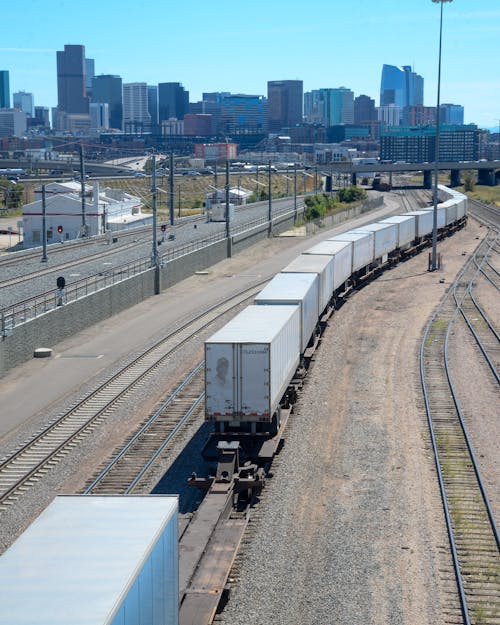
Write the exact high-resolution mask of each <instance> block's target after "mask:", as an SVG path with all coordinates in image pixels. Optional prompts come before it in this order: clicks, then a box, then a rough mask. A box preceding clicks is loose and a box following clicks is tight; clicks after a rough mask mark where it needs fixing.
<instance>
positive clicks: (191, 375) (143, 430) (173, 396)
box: [83, 361, 204, 495]
mask: <svg viewBox="0 0 500 625" xmlns="http://www.w3.org/2000/svg"><path fill="white" fill-rule="evenodd" d="M203 364H204V361H202V362H200V363H199V364H198V365H197V366H196V367H195V368H194V369H193V370H192V371H190V372H189V374H188V375H187V376H186V378H185V379H184V380H183V381H182V382H181V383H180V384H179V385H178V386H177V387H176V388H175V389H174V390H173V391H172V393H171V394H170V395H169V397H168V398H167V399H166V400H165V401H163V402H161V404H160V405H159V407H158V408H157V409H156V410H155V411H154V412H153V413H152V414H151V415H150V416H149V418H148V419H147V420H146V422H145V423H144V424H143V425H142V426H141V428H140V429H139V430H138V431H137V432H136V433H135V434H134V435H133V436H132V438H131V439H130V440H129V441H128V442H127V443H126V444H125V445H124V446H123V447H122V448H121V449H120V451H119V452H118V453H117V454H116V455H115V456H114V458H113V459H112V460H111V462H109V464H108V465H107V466H106V467H105V468H104V469H102V471H101V472H100V473H99V475H97V477H96V478H95V479H94V480H93V481H92V482H91V483H90V484H89V485H88V486H87V487H86V488H85V490H84V491H83V494H84V495H88V494H90V493H91V492H92V491H93V490H94V489H95V487H96V486H97V485H98V484H100V483H101V482H102V480H103V479H104V478H105V477H106V476H107V475H108V474H109V473H110V472H111V471H112V470H113V468H114V467H115V466H116V465H117V464H118V462H119V460H120V459H121V458H123V457H124V456H125V455H126V454H127V453H128V452H129V451H130V450H131V448H132V447H133V446H134V445H135V443H136V442H137V441H138V440H139V439H140V438H141V436H142V435H143V434H145V433H146V432H148V431H149V430H150V429H151V426H152V425H153V424H155V423H156V422H157V420H158V419H159V417H160V416H161V415H162V413H163V412H164V411H165V410H166V409H167V408H168V407H169V406H170V405H171V404H172V403H173V402H174V401H175V399H176V398H177V396H178V395H179V393H181V392H182V391H183V390H185V388H186V387H187V386H188V385H189V384H190V383H191V382H192V380H193V378H194V377H195V376H196V375H197V374H198V373H199V372H200V370H201V368H202V366H203ZM201 399H203V396H198V397H197V398H196V399H195V402H193V404H192V406H191V407H190V408H189V410H188V411H186V412H185V413H184V415H183V416H182V417H181V419H180V420H179V422H178V423H177V425H176V426H175V427H174V428H173V429H172V430H171V431H170V432H168V434H167V435H166V436H165V438H164V441H163V442H162V444H161V445H160V446H159V447H158V449H157V451H156V452H155V454H154V457H152V458H151V459H150V460H149V461H148V462H147V463H146V464H145V465H144V468H143V470H141V472H140V473H139V474H138V476H137V478H136V479H135V480H134V481H133V482H132V483H131V484H130V485H128V487H127V490H126V491H124V494H126V493H127V492H130V490H131V489H132V488H133V487H134V486H135V484H136V483H137V481H138V479H140V477H142V475H143V474H144V473H145V472H146V470H147V469H148V468H149V467H150V466H151V464H152V462H153V458H154V459H155V458H156V457H157V456H158V454H159V453H160V452H161V451H162V450H163V448H164V447H165V446H166V445H167V444H168V442H169V441H170V440H171V439H172V438H173V437H174V435H175V434H176V433H177V432H178V430H179V429H180V427H182V425H184V423H185V422H186V421H187V420H188V418H189V416H190V415H191V412H192V410H193V409H194V407H196V405H198V404H199V402H200V401H201Z"/></svg>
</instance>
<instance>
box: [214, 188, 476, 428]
mask: <svg viewBox="0 0 500 625" xmlns="http://www.w3.org/2000/svg"><path fill="white" fill-rule="evenodd" d="M439 198H440V200H441V203H440V205H439V206H438V228H440V230H441V233H445V234H449V233H452V232H453V231H454V230H456V229H457V228H459V227H462V226H463V225H465V222H466V219H467V197H466V196H465V195H463V194H461V193H459V192H457V191H454V190H451V189H448V188H447V187H442V186H440V187H439ZM432 230H433V210H432V208H431V209H424V210H418V211H411V212H408V213H405V214H404V215H396V216H391V217H388V218H385V219H382V220H380V221H378V222H375V223H372V224H368V225H365V226H361V227H357V228H355V229H353V230H350V231H348V232H345V233H343V234H339V235H336V236H335V237H332V238H330V239H327V240H324V241H322V242H321V243H318V244H317V245H314V246H313V247H311V248H309V249H308V250H306V251H305V252H304V253H302V254H301V255H300V256H298V257H297V258H296V259H295V260H294V261H292V262H291V263H290V264H289V265H287V266H286V267H285V268H284V269H283V270H282V271H281V273H280V274H278V275H277V276H275V277H274V279H273V280H271V281H270V282H269V283H268V285H267V286H266V287H265V288H264V289H263V290H262V291H261V292H260V293H259V294H258V295H257V297H256V298H255V303H256V304H257V305H253V306H249V307H248V308H247V309H246V310H244V311H243V312H242V313H240V314H239V315H237V316H236V317H235V318H234V319H233V320H232V321H230V322H229V323H228V324H227V325H226V326H225V327H224V328H222V329H221V330H219V331H218V332H216V333H215V334H214V335H213V336H212V337H211V338H210V339H208V340H207V341H206V342H205V374H206V375H205V380H206V401H205V418H206V420H208V421H215V422H216V423H217V429H218V431H219V432H226V433H227V432H228V431H231V430H232V429H235V431H236V432H237V431H240V432H248V431H251V432H260V433H262V432H264V431H265V430H266V428H268V430H269V434H270V435H271V434H274V433H275V432H276V427H277V426H278V425H279V411H280V403H281V400H282V398H283V397H285V398H286V400H287V401H288V399H289V397H290V394H287V387H288V386H289V385H290V383H291V381H292V380H293V379H294V378H296V374H297V372H296V369H297V367H298V366H299V363H302V362H303V361H304V354H306V352H307V350H310V349H311V348H310V345H311V341H312V340H313V339H314V337H315V336H317V332H318V329H319V327H320V322H321V321H322V320H325V319H326V318H327V317H328V316H329V314H330V313H331V311H332V310H333V309H334V308H335V307H336V304H337V303H338V301H339V299H341V298H343V297H345V295H346V294H347V293H348V292H349V290H350V289H351V288H352V287H357V286H358V285H359V284H361V283H362V281H363V280H365V279H366V278H367V277H370V276H373V275H375V274H376V273H377V272H379V271H381V270H382V269H384V268H386V267H388V266H390V265H393V264H395V263H396V262H398V261H399V260H400V259H402V258H404V257H405V256H408V255H409V254H411V253H415V252H418V251H420V250H421V249H422V248H423V247H424V246H427V245H429V244H430V241H431V238H432ZM266 310H267V312H265V311H266ZM308 345H309V348H308ZM294 384H295V382H294Z"/></svg>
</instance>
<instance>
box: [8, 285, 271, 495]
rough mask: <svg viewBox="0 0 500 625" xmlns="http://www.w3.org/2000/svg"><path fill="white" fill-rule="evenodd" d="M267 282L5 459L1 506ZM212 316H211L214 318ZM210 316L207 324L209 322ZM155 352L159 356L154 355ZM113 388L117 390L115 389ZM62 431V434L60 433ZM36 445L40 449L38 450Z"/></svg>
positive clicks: (147, 356) (191, 327) (147, 355)
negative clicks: (183, 348)
mask: <svg viewBox="0 0 500 625" xmlns="http://www.w3.org/2000/svg"><path fill="white" fill-rule="evenodd" d="M268 280H269V278H267V279H266V280H260V281H259V282H257V283H255V284H253V285H252V286H250V287H248V288H246V289H243V290H242V291H239V292H238V293H236V294H234V295H232V296H230V297H228V298H226V299H225V300H224V301H223V302H219V303H217V304H214V305H212V306H210V307H208V308H207V309H205V310H204V311H202V312H201V313H198V314H197V315H194V316H193V317H192V318H191V319H189V320H188V321H186V322H184V323H183V324H182V325H181V326H179V328H177V329H176V330H174V331H173V332H171V333H169V334H168V335H167V336H166V337H163V338H162V339H161V340H160V341H158V342H156V343H155V344H154V345H153V346H151V347H149V348H148V349H147V350H145V351H144V352H143V353H142V354H139V355H138V356H137V357H136V358H134V360H132V362H130V363H128V364H127V365H126V366H125V367H123V368H122V369H121V370H120V371H119V372H117V373H116V374H114V375H113V376H112V377H111V378H110V379H108V380H107V381H106V382H104V383H103V384H101V385H100V386H99V387H98V388H97V389H95V390H94V391H92V392H91V393H90V394H89V395H88V396H87V397H85V398H84V399H83V400H81V401H79V402H78V403H77V404H76V405H75V406H73V407H72V408H71V409H70V410H69V411H68V412H67V413H65V414H64V415H62V416H60V417H58V418H57V419H55V420H54V421H53V422H52V423H50V424H49V426H48V427H47V428H46V429H45V430H44V431H42V432H40V433H39V434H37V435H36V436H35V437H33V439H32V440H31V441H29V442H28V443H27V444H26V445H23V446H22V447H21V448H20V449H18V450H17V451H16V452H14V454H12V455H11V456H9V457H8V458H6V459H4V460H3V461H2V462H1V463H0V476H2V477H1V480H2V481H3V484H4V486H3V488H4V490H3V492H2V493H1V494H0V504H2V505H5V501H6V500H7V499H8V498H10V497H11V496H12V495H13V494H14V493H16V492H18V491H19V489H20V487H22V485H23V484H27V483H28V482H29V480H30V479H31V478H32V477H33V476H36V474H37V473H38V472H39V471H40V470H41V468H42V467H44V466H46V465H47V463H49V462H50V461H54V460H55V459H56V457H57V456H58V455H59V454H61V453H63V452H65V450H66V449H67V447H68V445H69V444H70V443H72V442H73V441H74V440H75V439H77V438H78V437H79V436H80V435H81V434H83V433H84V432H85V431H86V430H88V429H89V428H90V427H93V425H94V424H95V423H96V422H98V420H99V419H100V418H101V416H102V415H103V413H105V412H106V411H107V410H108V409H110V408H111V407H112V405H113V404H115V403H116V402H117V401H118V399H119V398H120V397H123V396H124V395H125V394H126V393H128V392H130V390H131V389H132V388H133V387H134V386H136V385H137V384H138V383H139V382H140V381H142V380H143V379H144V378H145V377H146V376H147V375H148V374H150V373H151V372H152V371H153V370H154V369H156V368H157V367H158V366H159V365H160V364H161V363H162V362H163V361H165V360H166V359H167V358H168V357H169V356H170V355H171V354H172V353H173V352H174V351H176V350H178V349H179V348H180V347H181V346H182V345H184V344H185V343H186V342H187V341H189V340H190V339H191V338H192V337H193V336H194V335H196V334H197V333H198V332H199V331H200V330H201V329H202V328H204V327H206V326H207V325H209V324H211V323H214V322H215V321H216V320H217V318H219V317H220V316H221V315H223V314H226V313H227V312H229V311H230V310H232V309H234V308H236V307H238V306H240V305H241V304H242V303H244V302H246V301H247V300H248V299H250V298H252V297H253V296H254V295H255V293H256V292H257V291H258V290H259V289H260V288H261V286H262V284H264V283H265V282H267V281H268ZM235 300H236V301H235ZM210 315H212V318H211V319H210ZM207 316H208V317H209V320H208V321H207V319H206V318H207ZM183 333H184V336H183ZM178 336H182V339H181V340H180V341H178V342H176V343H174V345H173V346H172V347H169V342H171V341H172V340H174V339H176V338H177V337H178ZM155 352H160V353H159V354H156V355H155ZM134 368H135V369H137V372H136V373H134V372H133V369H134ZM131 371H132V372H131ZM113 386H115V387H117V388H115V389H114V390H113ZM110 391H111V394H112V397H111V398H110V397H109V395H110ZM92 402H97V404H98V405H97V407H92V405H91V404H92ZM89 405H90V408H89ZM89 411H90V413H91V414H90V415H89V414H88V413H89ZM74 415H76V416H74ZM69 419H72V421H73V422H75V423H76V426H77V427H76V429H75V427H74V426H73V429H72V431H71V432H70V434H69V436H68V434H67V433H66V428H67V425H66V423H67V422H68V420H69ZM70 427H71V426H70ZM61 429H62V432H61V433H59V431H60V430H61ZM51 438H53V439H55V441H54V442H51V441H50V439H51ZM47 439H49V440H48V443H47V446H48V447H49V450H47V449H46V444H45V441H46V440H47ZM37 446H38V448H39V449H38V450H37ZM40 447H41V450H40ZM30 454H31V457H32V458H33V459H32V460H31V461H29V462H28V463H27V464H29V467H28V469H26V468H24V464H23V461H22V459H23V456H26V455H28V460H29V455H30ZM16 462H17V463H18V464H21V467H20V468H19V469H14V468H13V467H15V463H16ZM11 467H12V468H11ZM6 473H9V475H7V476H6Z"/></svg>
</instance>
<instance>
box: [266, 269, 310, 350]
mask: <svg viewBox="0 0 500 625" xmlns="http://www.w3.org/2000/svg"><path fill="white" fill-rule="evenodd" d="M255 304H257V305H263V304H265V305H283V304H285V305H295V306H299V308H300V330H301V342H300V351H301V353H303V352H304V350H305V349H306V347H307V344H308V343H309V339H310V338H311V336H312V334H313V332H314V329H315V328H316V324H317V323H318V317H319V315H320V312H321V311H320V310H319V277H318V274H315V273H278V274H277V275H275V276H274V278H273V279H272V280H271V281H270V282H269V283H268V284H267V285H266V286H265V287H264V288H263V289H262V291H261V292H260V293H259V294H258V295H257V297H256V298H255Z"/></svg>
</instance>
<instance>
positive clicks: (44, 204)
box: [42, 184, 48, 263]
mask: <svg viewBox="0 0 500 625" xmlns="http://www.w3.org/2000/svg"><path fill="white" fill-rule="evenodd" d="M42 245H43V248H42V250H43V251H42V263H46V262H47V260H48V259H47V202H46V200H45V185H44V184H42Z"/></svg>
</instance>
